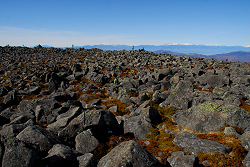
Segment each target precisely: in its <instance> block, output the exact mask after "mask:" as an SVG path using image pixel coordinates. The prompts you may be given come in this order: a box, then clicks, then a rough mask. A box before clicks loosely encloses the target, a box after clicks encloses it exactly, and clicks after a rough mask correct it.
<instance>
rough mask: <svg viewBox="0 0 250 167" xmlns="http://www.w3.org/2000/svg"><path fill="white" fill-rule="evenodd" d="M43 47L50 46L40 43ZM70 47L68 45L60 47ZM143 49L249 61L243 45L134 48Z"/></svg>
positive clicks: (121, 47)
mask: <svg viewBox="0 0 250 167" xmlns="http://www.w3.org/2000/svg"><path fill="white" fill-rule="evenodd" d="M42 46H43V47H51V46H48V45H42ZM60 48H70V47H60ZM74 48H75V49H77V48H85V49H92V48H99V49H102V50H118V51H119V50H132V45H108V44H100V45H83V46H74ZM143 48H144V49H145V50H147V51H152V52H154V53H163V52H166V53H168V54H172V55H183V56H192V57H203V58H215V59H219V60H226V59H228V60H229V61H240V62H250V47H244V46H221V45H192V44H168V45H158V46H156V45H137V46H136V45H135V46H134V49H135V50H138V49H143Z"/></svg>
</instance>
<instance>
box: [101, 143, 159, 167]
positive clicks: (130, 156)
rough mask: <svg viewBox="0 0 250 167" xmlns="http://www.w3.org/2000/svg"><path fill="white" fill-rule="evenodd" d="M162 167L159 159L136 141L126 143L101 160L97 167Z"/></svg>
mask: <svg viewBox="0 0 250 167" xmlns="http://www.w3.org/2000/svg"><path fill="white" fill-rule="evenodd" d="M103 166H105V167H119V166H133V167H142V166H143V167H153V166H154V167H161V166H162V165H161V164H160V163H159V162H158V161H157V159H156V158H155V157H154V156H153V155H152V154H150V153H149V152H148V151H147V150H146V149H145V148H144V147H142V146H141V145H140V144H138V143H137V142H135V141H134V140H130V141H125V142H123V143H121V144H120V145H118V146H116V147H115V148H113V149H112V150H111V151H110V152H109V153H108V154H107V155H105V156H104V157H102V158H101V160H100V161H99V163H98V165H97V167H103Z"/></svg>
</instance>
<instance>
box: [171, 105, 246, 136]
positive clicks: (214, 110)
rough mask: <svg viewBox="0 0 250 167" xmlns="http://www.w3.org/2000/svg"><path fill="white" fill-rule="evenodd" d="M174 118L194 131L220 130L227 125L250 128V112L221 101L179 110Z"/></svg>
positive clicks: (179, 123)
mask: <svg viewBox="0 0 250 167" xmlns="http://www.w3.org/2000/svg"><path fill="white" fill-rule="evenodd" d="M174 120H175V121H176V123H177V124H178V125H180V126H186V127H188V128H190V129H191V130H193V131H194V132H209V131H211V130H213V131H218V130H220V128H222V127H223V126H225V125H227V124H228V125H230V126H238V127H241V128H242V129H243V130H244V131H248V130H250V113H248V112H247V111H245V110H244V109H242V108H239V107H237V106H234V105H230V104H226V105H224V104H223V103H221V102H215V101H214V102H204V103H202V104H200V105H198V106H194V107H192V108H190V109H188V110H187V111H177V112H176V114H175V116H174Z"/></svg>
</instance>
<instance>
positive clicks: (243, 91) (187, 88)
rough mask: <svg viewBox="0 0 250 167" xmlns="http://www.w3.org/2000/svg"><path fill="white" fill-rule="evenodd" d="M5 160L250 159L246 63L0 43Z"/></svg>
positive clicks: (148, 162) (0, 152) (0, 146)
mask: <svg viewBox="0 0 250 167" xmlns="http://www.w3.org/2000/svg"><path fill="white" fill-rule="evenodd" d="M0 58H1V64H0V84H1V85H0V120H1V121H0V126H1V128H0V136H1V141H0V160H1V162H2V163H1V165H2V166H3V167H5V166H39V167H40V166H44V167H45V166H53V167H54V166H81V167H83V166H98V167H101V166H107V167H108V166H135V167H141V166H243V165H244V166H250V154H248V151H249V148H250V147H249V146H250V145H249V139H250V128H249V127H250V113H249V112H250V106H249V104H250V88H249V87H250V86H249V85H250V66H249V64H247V63H240V62H225V61H219V60H215V59H204V58H190V57H181V56H175V55H170V54H166V53H164V54H156V53H153V52H147V51H142V50H137V51H125V50H122V51H102V50H100V49H84V48H79V49H72V48H68V49H57V48H43V47H41V46H37V47H35V48H26V47H0Z"/></svg>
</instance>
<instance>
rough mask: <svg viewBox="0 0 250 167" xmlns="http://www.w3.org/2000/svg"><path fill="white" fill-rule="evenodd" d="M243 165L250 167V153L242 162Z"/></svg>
mask: <svg viewBox="0 0 250 167" xmlns="http://www.w3.org/2000/svg"><path fill="white" fill-rule="evenodd" d="M242 164H243V165H244V167H250V152H248V153H247V156H246V157H245V159H244V160H243V161H242Z"/></svg>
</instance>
